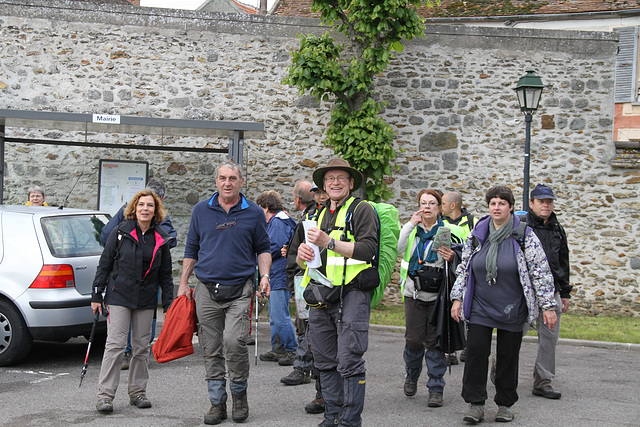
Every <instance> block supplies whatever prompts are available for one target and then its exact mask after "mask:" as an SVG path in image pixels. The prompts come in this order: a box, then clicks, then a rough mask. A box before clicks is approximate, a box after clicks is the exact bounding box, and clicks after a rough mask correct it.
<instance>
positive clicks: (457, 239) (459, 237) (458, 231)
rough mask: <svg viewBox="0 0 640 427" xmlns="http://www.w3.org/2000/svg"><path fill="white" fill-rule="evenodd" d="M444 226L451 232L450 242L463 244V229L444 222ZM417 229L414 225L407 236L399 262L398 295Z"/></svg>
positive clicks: (403, 280)
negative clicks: (405, 245)
mask: <svg viewBox="0 0 640 427" xmlns="http://www.w3.org/2000/svg"><path fill="white" fill-rule="evenodd" d="M444 226H445V227H447V228H449V229H450V230H451V240H452V242H453V243H462V242H464V237H463V236H465V230H464V228H462V227H459V226H457V225H454V224H449V223H446V222H445V224H444ZM418 227H419V225H416V226H415V228H414V229H413V230H412V231H411V234H409V238H408V241H407V248H406V249H405V250H404V256H403V257H402V261H401V262H400V293H402V291H404V285H405V283H406V281H407V275H408V273H409V261H410V260H411V253H412V252H413V251H414V250H415V248H414V247H413V242H414V241H415V240H416V234H417V232H418Z"/></svg>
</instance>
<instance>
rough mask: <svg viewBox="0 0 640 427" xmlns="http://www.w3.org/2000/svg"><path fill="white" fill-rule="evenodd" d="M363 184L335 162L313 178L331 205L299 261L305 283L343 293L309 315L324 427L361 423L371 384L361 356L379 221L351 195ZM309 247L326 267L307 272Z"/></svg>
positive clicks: (312, 256)
mask: <svg viewBox="0 0 640 427" xmlns="http://www.w3.org/2000/svg"><path fill="white" fill-rule="evenodd" d="M363 180H364V179H363V176H362V174H361V173H360V172H359V171H357V170H356V169H354V168H352V167H351V166H350V165H349V163H348V162H346V161H345V160H342V159H332V160H330V161H329V163H328V164H327V166H325V167H321V168H318V169H317V170H316V171H315V172H314V173H313V181H314V182H315V183H316V185H317V186H318V187H319V188H323V189H324V191H325V192H326V193H327V194H328V195H329V200H327V201H326V202H325V203H324V204H323V205H322V206H321V210H320V212H319V213H318V216H317V227H311V228H309V230H308V231H307V236H306V237H307V243H302V244H300V246H299V248H298V255H297V259H296V261H297V262H298V265H299V266H300V267H301V268H303V269H305V279H303V280H306V281H307V282H308V285H307V286H308V287H311V289H313V288H314V287H322V286H325V285H323V284H321V283H320V282H327V283H329V284H330V286H331V287H332V288H331V289H332V290H333V289H334V288H335V289H338V290H339V291H338V292H339V299H338V300H337V301H335V302H332V303H329V304H327V305H325V308H311V311H310V313H309V332H308V338H309V345H310V348H311V351H312V353H313V357H314V365H315V367H316V368H317V369H318V371H319V372H320V382H321V384H322V396H323V398H324V403H325V414H324V415H325V419H324V420H323V422H322V423H321V424H320V425H321V426H337V425H341V426H360V425H361V424H362V417H361V414H362V410H363V408H364V396H365V385H366V381H365V367H364V364H365V363H364V360H363V358H362V356H363V355H364V353H365V351H366V350H367V345H368V333H369V314H370V305H371V293H370V292H369V291H367V290H365V289H370V288H371V287H375V286H377V285H376V283H375V282H376V280H378V281H379V279H378V272H377V270H375V269H374V268H372V265H373V259H374V257H375V254H376V249H377V247H378V218H377V215H376V212H375V210H374V209H373V208H372V207H371V205H370V204H368V203H366V202H362V201H361V200H359V199H356V198H354V197H353V196H352V195H351V192H352V191H354V190H356V189H358V188H359V187H360V185H362V183H363ZM352 204H354V206H351V205H352ZM354 207H355V210H354ZM350 212H353V213H352V214H350ZM309 244H312V245H316V246H317V247H318V249H319V250H320V258H321V261H322V265H321V266H320V267H319V268H317V269H315V271H310V270H314V269H310V268H308V267H307V263H308V262H311V261H313V260H314V259H315V254H314V248H313V247H312V246H310V245H309ZM372 273H373V274H372ZM309 274H311V275H312V276H313V277H314V279H310V278H309ZM320 274H321V275H323V276H324V277H322V276H321V275H320ZM303 283H304V282H303ZM308 290H309V289H308ZM305 295H306V293H305ZM307 302H309V300H307Z"/></svg>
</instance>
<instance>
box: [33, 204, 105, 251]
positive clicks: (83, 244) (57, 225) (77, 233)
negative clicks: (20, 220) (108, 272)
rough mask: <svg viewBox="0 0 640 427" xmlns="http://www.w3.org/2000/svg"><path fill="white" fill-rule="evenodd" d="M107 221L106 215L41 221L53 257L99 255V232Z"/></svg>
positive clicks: (52, 218) (44, 219)
mask: <svg viewBox="0 0 640 427" xmlns="http://www.w3.org/2000/svg"><path fill="white" fill-rule="evenodd" d="M108 221H109V218H108V217H107V216H106V215H90V214H87V215H65V216H53V217H46V218H42V219H41V223H42V230H43V231H44V235H45V238H46V239H47V245H48V246H49V250H50V251H51V254H52V255H53V256H55V257H61V258H69V257H81V256H91V255H100V254H101V253H102V246H101V245H100V232H101V231H102V227H104V225H105V224H106V223H107V222H108Z"/></svg>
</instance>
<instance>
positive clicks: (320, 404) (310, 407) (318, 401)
mask: <svg viewBox="0 0 640 427" xmlns="http://www.w3.org/2000/svg"><path fill="white" fill-rule="evenodd" d="M304 410H305V411H307V412H308V413H309V414H322V413H323V412H324V399H322V398H321V397H316V398H315V399H313V400H312V401H311V402H309V403H307V404H306V405H305V407H304Z"/></svg>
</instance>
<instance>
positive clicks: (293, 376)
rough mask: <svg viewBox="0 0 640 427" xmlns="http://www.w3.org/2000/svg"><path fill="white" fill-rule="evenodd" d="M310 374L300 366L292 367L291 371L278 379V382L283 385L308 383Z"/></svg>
mask: <svg viewBox="0 0 640 427" xmlns="http://www.w3.org/2000/svg"><path fill="white" fill-rule="evenodd" d="M310 375H311V373H310V372H305V371H303V370H302V369H300V368H293V372H291V373H290V374H289V375H287V376H286V377H284V378H282V379H280V382H281V383H283V384H284V385H300V384H308V383H310V382H311V378H310Z"/></svg>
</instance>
